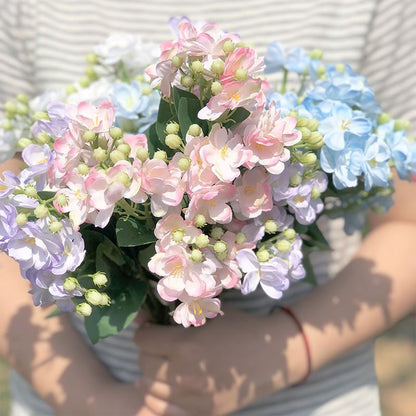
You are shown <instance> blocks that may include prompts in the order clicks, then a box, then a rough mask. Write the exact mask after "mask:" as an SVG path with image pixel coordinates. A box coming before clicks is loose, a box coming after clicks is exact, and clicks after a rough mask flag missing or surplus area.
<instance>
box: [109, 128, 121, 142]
mask: <svg viewBox="0 0 416 416" xmlns="http://www.w3.org/2000/svg"><path fill="white" fill-rule="evenodd" d="M110 137H111V138H112V139H113V140H117V139H120V138H122V137H123V130H121V128H120V127H111V129H110Z"/></svg>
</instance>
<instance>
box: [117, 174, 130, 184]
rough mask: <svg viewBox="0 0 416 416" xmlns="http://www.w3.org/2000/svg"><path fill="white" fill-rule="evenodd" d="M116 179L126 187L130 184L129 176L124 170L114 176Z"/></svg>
mask: <svg viewBox="0 0 416 416" xmlns="http://www.w3.org/2000/svg"><path fill="white" fill-rule="evenodd" d="M116 181H117V182H119V183H121V184H122V185H124V186H125V187H126V188H127V187H128V186H130V185H131V179H130V176H129V175H127V173H126V172H121V173H120V174H119V175H117V177H116Z"/></svg>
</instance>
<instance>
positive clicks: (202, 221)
mask: <svg viewBox="0 0 416 416" xmlns="http://www.w3.org/2000/svg"><path fill="white" fill-rule="evenodd" d="M206 224H207V220H206V218H205V217H204V216H203V215H202V214H197V215H195V218H194V225H195V227H198V228H202V227H204V226H205V225H206ZM220 238H221V237H220Z"/></svg>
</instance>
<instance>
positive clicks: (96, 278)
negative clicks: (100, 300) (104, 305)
mask: <svg viewBox="0 0 416 416" xmlns="http://www.w3.org/2000/svg"><path fill="white" fill-rule="evenodd" d="M92 281H93V282H94V284H95V286H98V287H102V286H105V285H106V284H107V283H108V278H107V276H106V275H105V274H104V273H101V272H97V273H94V274H93V276H92ZM102 295H103V293H101V296H102Z"/></svg>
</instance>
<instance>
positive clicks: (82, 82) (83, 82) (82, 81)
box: [78, 77, 91, 88]
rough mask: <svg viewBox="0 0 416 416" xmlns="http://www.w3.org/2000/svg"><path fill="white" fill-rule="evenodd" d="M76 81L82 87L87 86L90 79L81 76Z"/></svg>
mask: <svg viewBox="0 0 416 416" xmlns="http://www.w3.org/2000/svg"><path fill="white" fill-rule="evenodd" d="M78 82H79V85H81V87H82V88H88V87H89V86H90V84H91V81H90V80H89V79H88V77H81V78H80V79H79V81H78Z"/></svg>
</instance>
